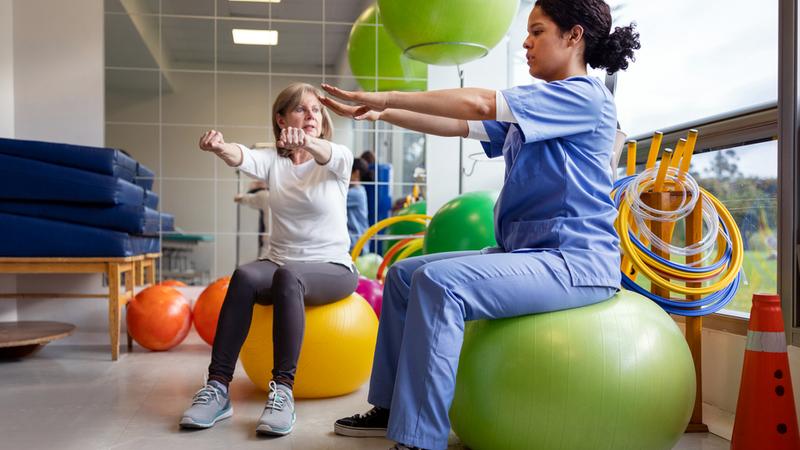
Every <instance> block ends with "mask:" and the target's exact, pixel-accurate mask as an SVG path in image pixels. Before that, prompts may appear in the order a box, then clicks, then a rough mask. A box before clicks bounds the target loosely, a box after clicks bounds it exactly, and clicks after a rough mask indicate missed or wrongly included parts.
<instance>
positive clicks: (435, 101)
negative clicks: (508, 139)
mask: <svg viewBox="0 0 800 450" xmlns="http://www.w3.org/2000/svg"><path fill="white" fill-rule="evenodd" d="M322 89H324V90H325V92H327V93H328V94H330V95H332V96H334V97H336V98H339V99H342V100H346V101H350V102H354V103H358V104H359V105H360V106H359V111H358V112H359V113H360V114H363V113H365V112H367V111H370V110H371V111H378V112H379V111H383V110H386V109H403V110H406V111H413V112H417V113H422V114H429V115H432V116H439V117H449V118H451V119H461V120H495V119H496V117H497V106H496V101H497V100H496V91H494V90H492V89H482V88H460V89H442V90H438V91H426V92H396V91H391V92H358V91H345V90H343V89H339V88H338V87H335V86H331V85H329V84H323V85H322Z"/></svg>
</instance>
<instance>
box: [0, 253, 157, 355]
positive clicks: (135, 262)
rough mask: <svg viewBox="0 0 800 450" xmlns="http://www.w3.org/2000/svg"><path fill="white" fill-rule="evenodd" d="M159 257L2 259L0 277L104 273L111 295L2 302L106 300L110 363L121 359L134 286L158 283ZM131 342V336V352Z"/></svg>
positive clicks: (31, 295) (16, 295) (52, 295)
mask: <svg viewBox="0 0 800 450" xmlns="http://www.w3.org/2000/svg"><path fill="white" fill-rule="evenodd" d="M160 256H161V254H160V253H148V254H145V255H137V256H128V257H110V258H100V257H93V258H17V257H0V274H11V273H14V274H28V273H102V274H105V275H106V277H107V279H108V292H107V293H103V294H65V293H38V292H36V293H27V292H26V293H4V294H0V298H16V299H28V298H52V299H56V298H107V299H108V334H109V337H110V339H111V359H112V360H113V361H116V360H117V359H118V358H119V335H120V321H121V317H122V307H124V306H125V304H126V303H127V302H128V301H129V300H131V299H132V298H133V294H134V287H135V286H145V285H151V284H154V283H155V279H156V271H155V269H156V264H155V262H156V260H158V258H159V257H160ZM131 348H132V341H131V337H130V335H128V350H129V351H130V350H131Z"/></svg>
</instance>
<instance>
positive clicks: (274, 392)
mask: <svg viewBox="0 0 800 450" xmlns="http://www.w3.org/2000/svg"><path fill="white" fill-rule="evenodd" d="M285 402H286V394H284V393H283V392H280V391H279V390H278V384H277V383H275V382H274V381H270V382H269V397H268V399H267V409H271V410H273V411H282V410H283V405H284V403H285Z"/></svg>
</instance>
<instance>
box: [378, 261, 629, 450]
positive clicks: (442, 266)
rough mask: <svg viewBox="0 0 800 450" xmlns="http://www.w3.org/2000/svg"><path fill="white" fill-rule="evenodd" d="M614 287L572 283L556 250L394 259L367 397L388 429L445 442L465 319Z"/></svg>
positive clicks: (395, 435) (551, 306) (585, 298)
mask: <svg viewBox="0 0 800 450" xmlns="http://www.w3.org/2000/svg"><path fill="white" fill-rule="evenodd" d="M615 292H616V288H613V287H607V286H579V287H575V286H572V283H571V278H570V273H569V271H568V269H567V265H566V263H565V262H564V259H563V257H562V256H561V253H560V252H558V251H538V252H532V253H500V252H497V253H484V252H480V251H469V252H451V253H439V254H433V255H426V256H421V257H417V258H410V259H406V260H403V261H400V262H398V263H396V264H394V265H393V266H392V267H391V269H390V270H389V273H388V275H387V278H386V284H385V287H384V293H383V305H382V310H381V319H380V326H379V328H378V342H377V347H376V350H375V359H374V364H373V368H372V376H371V379H370V389H369V397H368V401H369V403H371V404H372V405H375V406H379V407H382V408H388V409H390V410H391V412H390V416H389V428H388V431H387V437H388V438H389V439H392V440H394V441H397V442H401V443H403V444H405V445H408V446H416V447H421V448H424V449H431V450H439V449H446V448H447V438H448V435H449V433H450V419H449V417H448V415H447V413H448V411H449V409H450V404H451V402H452V400H453V395H454V392H455V380H456V369H457V368H458V358H459V355H460V353H461V344H462V341H463V339H464V322H465V321H468V320H478V319H499V318H506V317H514V316H521V315H526V314H535V313H542V312H547V311H556V310H562V309H568V308H577V307H581V306H585V305H589V304H592V303H597V302H600V301H603V300H606V299H608V298H610V297H611V296H612V295H614V293H615Z"/></svg>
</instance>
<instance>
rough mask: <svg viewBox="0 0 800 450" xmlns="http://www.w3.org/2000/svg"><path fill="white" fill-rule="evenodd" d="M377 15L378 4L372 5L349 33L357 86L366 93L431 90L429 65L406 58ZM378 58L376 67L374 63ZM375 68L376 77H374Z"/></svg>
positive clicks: (350, 59)
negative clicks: (376, 47) (429, 86)
mask: <svg viewBox="0 0 800 450" xmlns="http://www.w3.org/2000/svg"><path fill="white" fill-rule="evenodd" d="M376 16H378V5H372V6H370V7H369V8H367V9H366V10H365V11H364V12H363V13H362V14H361V16H360V17H359V18H358V19H357V20H356V22H355V23H354V24H353V28H352V29H351V30H350V41H349V42H348V43H347V59H348V60H349V61H350V70H351V71H352V72H353V75H355V76H356V80H357V81H358V84H360V85H361V87H362V88H363V89H364V90H365V91H375V90H378V91H424V90H426V89H427V88H428V81H427V79H428V66H427V65H426V64H424V63H421V62H419V61H415V60H413V59H411V58H409V57H408V56H405V55H403V51H402V50H400V47H398V46H397V44H395V43H394V41H393V40H392V38H391V37H389V34H387V33H386V30H385V29H384V27H383V26H382V25H381V22H380V20H379V18H378V17H376ZM376 25H377V26H376ZM376 30H377V33H376ZM376 37H377V39H378V49H377V52H376V50H375V39H376ZM376 57H377V59H378V61H377V64H376V63H375V58H376ZM376 69H377V71H378V73H377V75H376V74H375V70H376ZM376 76H377V78H378V79H377V80H376ZM376 81H377V86H376Z"/></svg>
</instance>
